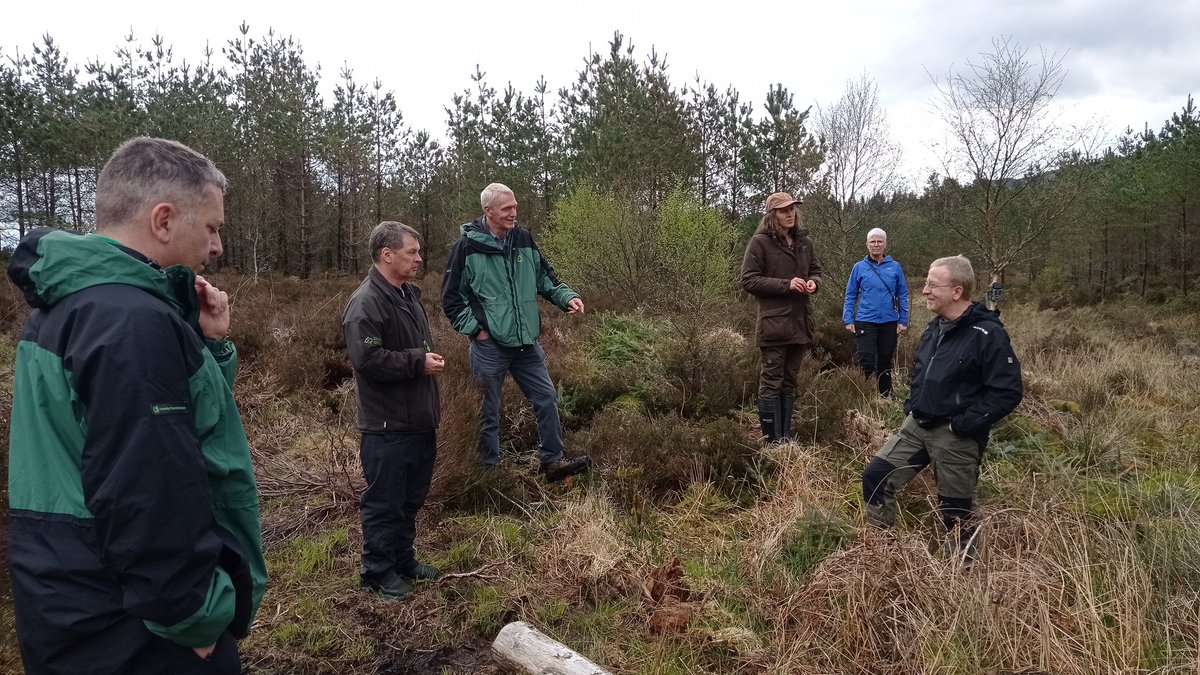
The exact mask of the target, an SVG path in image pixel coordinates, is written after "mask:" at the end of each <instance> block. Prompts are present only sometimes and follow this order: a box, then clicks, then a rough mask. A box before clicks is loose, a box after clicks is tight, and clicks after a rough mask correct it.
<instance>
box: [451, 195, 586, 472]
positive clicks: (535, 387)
mask: <svg viewBox="0 0 1200 675" xmlns="http://www.w3.org/2000/svg"><path fill="white" fill-rule="evenodd" d="M479 201H480V204H481V206H483V215H482V216H481V217H479V218H477V219H475V220H474V221H473V222H470V223H466V224H464V225H463V226H462V227H461V231H462V237H461V238H459V240H458V241H457V242H456V243H455V244H454V248H453V249H452V250H451V251H450V261H449V263H447V266H446V276H445V277H444V278H443V279H442V309H443V310H444V311H445V312H446V316H447V317H448V318H449V319H450V323H451V324H452V325H453V326H454V329H455V330H457V331H458V332H459V333H462V334H463V335H466V336H467V337H469V338H471V355H470V358H471V374H472V376H473V377H474V378H475V382H476V383H477V384H478V386H479V388H480V392H481V394H482V396H483V403H482V410H481V411H480V415H479V432H480V433H479V447H478V453H479V459H480V462H481V463H482V464H483V465H484V466H495V464H496V462H498V461H499V459H500V391H501V388H502V386H503V384H504V377H505V375H508V374H511V375H512V378H513V380H515V381H516V383H517V386H518V387H520V389H521V392H522V393H523V394H524V395H525V398H527V399H528V400H529V403H530V404H531V405H532V406H533V412H534V416H535V417H536V418H537V427H538V436H539V437H540V443H539V449H538V459H539V460H540V462H541V470H542V473H543V475H545V477H546V480H549V481H557V480H561V479H563V478H566V477H567V476H570V475H573V474H577V473H580V472H582V471H586V470H587V468H588V464H589V460H588V458H587V457H586V456H581V457H575V458H567V457H565V456H564V455H563V441H562V427H561V425H560V423H559V419H558V401H557V398H556V393H555V389H554V384H553V383H552V382H551V381H550V374H549V372H548V371H547V370H546V355H545V353H544V352H543V351H542V348H541V346H540V345H538V343H537V340H538V336H539V335H540V334H541V330H542V326H541V319H540V317H539V316H538V305H537V296H539V295H540V296H542V297H543V298H545V299H546V300H548V301H550V303H551V304H553V305H554V306H555V307H558V308H559V309H561V310H563V311H564V312H567V313H569V314H575V313H579V314H582V313H583V300H582V299H581V298H580V297H579V294H578V293H576V292H575V291H573V290H571V289H570V287H568V286H567V285H566V284H564V283H563V282H561V281H559V280H558V277H557V276H555V274H554V268H552V267H551V266H550V263H548V262H546V259H545V258H544V257H543V256H542V253H541V251H539V250H538V247H537V244H536V243H535V242H534V241H533V235H532V234H530V232H529V230H527V229H525V228H523V227H520V226H519V225H517V199H516V197H515V196H514V195H513V192H512V190H510V189H509V188H508V187H507V186H504V185H501V184H500V183H492V184H491V185H488V186H487V187H486V188H484V189H483V193H482V194H480V196H479Z"/></svg>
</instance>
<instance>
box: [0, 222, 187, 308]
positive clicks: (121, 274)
mask: <svg viewBox="0 0 1200 675" xmlns="http://www.w3.org/2000/svg"><path fill="white" fill-rule="evenodd" d="M8 278H9V279H11V280H12V282H13V283H14V284H16V285H17V287H18V288H20V289H21V292H22V293H24V295H25V302H26V303H28V304H29V306H30V307H33V308H34V309H44V308H48V307H52V306H54V305H55V304H57V303H58V302H60V301H62V300H63V299H64V298H66V297H68V296H70V295H72V294H73V293H77V292H79V291H81V290H83V289H85V288H91V287H92V286H99V285H101V284H124V285H126V286H134V287H136V288H140V289H142V290H144V291H146V292H147V293H150V294H151V295H154V296H155V297H157V298H160V299H161V300H163V301H164V302H166V303H167V304H168V305H170V306H171V307H172V308H173V309H174V310H175V311H176V312H178V313H179V314H180V316H182V317H183V318H184V319H185V320H187V322H188V323H189V324H193V325H197V322H198V319H199V316H200V304H199V301H198V300H197V298H196V290H195V288H196V286H195V284H196V275H195V273H194V272H192V270H190V269H188V268H187V267H185V266H183V265H173V266H171V267H168V268H166V269H160V268H159V267H158V266H156V265H155V264H154V263H153V262H152V261H151V260H149V259H148V258H146V257H145V256H143V255H142V254H140V253H138V252H137V251H134V250H132V249H130V248H127V247H125V246H122V245H121V244H120V243H118V242H116V241H114V240H112V239H109V238H108V237H103V236H100V235H98V234H77V233H74V232H66V231H63V230H54V229H50V228H39V229H36V230H33V231H31V232H29V234H27V235H25V237H24V238H23V239H21V242H20V243H19V244H18V245H17V248H16V250H15V251H13V257H12V262H11V263H9V266H8Z"/></svg>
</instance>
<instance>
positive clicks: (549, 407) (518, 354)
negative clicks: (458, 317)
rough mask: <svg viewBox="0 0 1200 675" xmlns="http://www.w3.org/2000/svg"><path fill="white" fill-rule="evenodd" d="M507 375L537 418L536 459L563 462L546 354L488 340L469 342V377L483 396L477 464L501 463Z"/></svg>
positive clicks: (534, 348)
mask: <svg viewBox="0 0 1200 675" xmlns="http://www.w3.org/2000/svg"><path fill="white" fill-rule="evenodd" d="M510 374H511V375H512V378H513V381H514V382H516V383H517V386H518V387H520V389H521V393H522V394H524V395H525V398H526V400H528V401H529V403H530V405H532V406H533V414H534V417H536V418H537V428H538V437H539V443H538V459H539V460H541V462H542V463H543V464H547V463H549V462H556V461H558V460H559V459H562V456H563V452H562V450H563V440H562V425H561V424H560V423H559V420H558V396H557V392H555V390H554V383H553V382H551V381H550V373H549V372H548V371H547V370H546V353H545V352H543V351H542V347H541V345H538V344H532V345H528V346H525V347H503V346H501V345H499V344H496V341H495V340H493V339H490V338H489V339H487V340H472V341H471V376H472V377H474V378H475V384H476V385H477V386H478V387H479V392H480V394H481V395H482V396H483V404H482V409H481V410H480V411H479V447H478V452H479V461H480V462H481V463H483V464H484V465H486V466H493V465H495V464H496V462H498V461H500V390H501V388H502V387H503V386H504V376H505V375H510Z"/></svg>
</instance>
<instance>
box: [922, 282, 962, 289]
mask: <svg viewBox="0 0 1200 675" xmlns="http://www.w3.org/2000/svg"><path fill="white" fill-rule="evenodd" d="M922 288H962V287H961V286H959V285H958V284H931V283H929V282H928V281H926V282H925V285H924V286H923V287H922Z"/></svg>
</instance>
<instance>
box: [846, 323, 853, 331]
mask: <svg viewBox="0 0 1200 675" xmlns="http://www.w3.org/2000/svg"><path fill="white" fill-rule="evenodd" d="M846 330H848V331H850V332H851V333H853V332H854V324H852V323H848V324H846Z"/></svg>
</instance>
